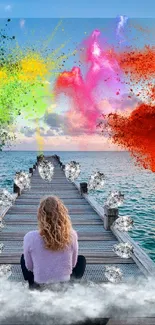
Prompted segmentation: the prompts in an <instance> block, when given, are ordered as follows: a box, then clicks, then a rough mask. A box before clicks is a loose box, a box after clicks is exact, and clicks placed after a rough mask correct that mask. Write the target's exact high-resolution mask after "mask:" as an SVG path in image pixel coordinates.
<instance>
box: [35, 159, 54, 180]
mask: <svg viewBox="0 0 155 325" xmlns="http://www.w3.org/2000/svg"><path fill="white" fill-rule="evenodd" d="M38 171H39V174H40V177H41V178H42V179H44V180H45V181H49V182H50V181H51V180H52V178H53V174H54V165H53V164H52V163H51V162H50V161H48V160H45V159H44V160H43V161H42V162H41V163H40V164H39V166H38Z"/></svg>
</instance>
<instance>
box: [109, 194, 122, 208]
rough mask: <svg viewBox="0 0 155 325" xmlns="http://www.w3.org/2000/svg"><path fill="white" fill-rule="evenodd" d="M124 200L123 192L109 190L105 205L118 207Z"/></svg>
mask: <svg viewBox="0 0 155 325" xmlns="http://www.w3.org/2000/svg"><path fill="white" fill-rule="evenodd" d="M123 202H124V194H122V193H121V192H120V191H115V192H111V193H110V194H109V196H108V198H107V200H106V205H107V206H108V207H109V208H118V207H119V206H121V205H122V204H123Z"/></svg>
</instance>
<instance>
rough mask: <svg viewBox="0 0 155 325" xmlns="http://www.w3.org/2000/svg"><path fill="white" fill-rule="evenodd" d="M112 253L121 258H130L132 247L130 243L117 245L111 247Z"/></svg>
mask: <svg viewBox="0 0 155 325" xmlns="http://www.w3.org/2000/svg"><path fill="white" fill-rule="evenodd" d="M113 251H114V252H115V253H116V254H117V255H118V256H120V257H122V258H130V257H131V255H132V253H133V246H132V245H131V244H130V243H119V244H116V245H114V246H113Z"/></svg>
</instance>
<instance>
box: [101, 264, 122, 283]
mask: <svg viewBox="0 0 155 325" xmlns="http://www.w3.org/2000/svg"><path fill="white" fill-rule="evenodd" d="M105 277H106V278H107V280H109V281H110V282H112V283H118V282H120V281H121V280H122V278H123V273H122V271H121V270H120V269H119V267H116V266H105Z"/></svg>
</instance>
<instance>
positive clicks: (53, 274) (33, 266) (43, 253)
mask: <svg viewBox="0 0 155 325" xmlns="http://www.w3.org/2000/svg"><path fill="white" fill-rule="evenodd" d="M23 246H24V259H25V265H26V267H27V269H28V270H29V271H32V272H33V274H34V281H35V282H36V283H39V284H41V283H55V282H61V281H62V282H64V281H69V280H70V275H71V273H72V270H73V268H74V267H75V265H76V263H77V257H78V237H77V233H76V231H75V230H72V243H71V245H70V246H69V247H68V248H67V249H65V250H64V251H57V252H54V251H51V250H49V249H47V248H45V245H44V240H43V238H42V237H41V235H40V234H39V231H37V230H34V231H30V232H28V233H27V234H26V235H25V237H24V245H23Z"/></svg>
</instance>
